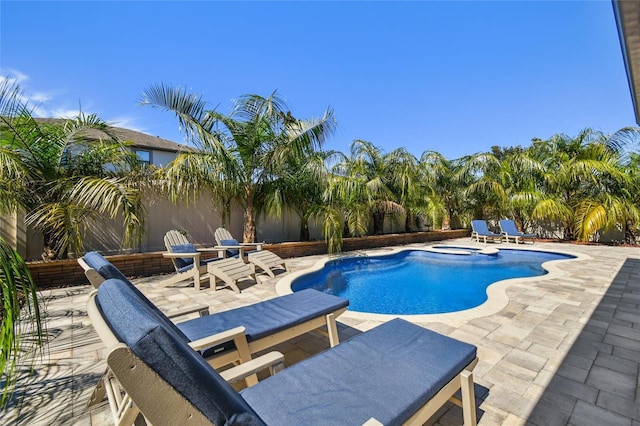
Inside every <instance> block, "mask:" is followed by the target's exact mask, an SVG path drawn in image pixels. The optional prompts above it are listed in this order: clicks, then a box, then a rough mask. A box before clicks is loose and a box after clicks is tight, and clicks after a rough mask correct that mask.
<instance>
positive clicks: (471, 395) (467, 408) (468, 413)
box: [460, 370, 477, 426]
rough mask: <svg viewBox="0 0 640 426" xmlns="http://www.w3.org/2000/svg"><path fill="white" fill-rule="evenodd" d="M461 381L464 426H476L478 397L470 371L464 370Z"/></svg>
mask: <svg viewBox="0 0 640 426" xmlns="http://www.w3.org/2000/svg"><path fill="white" fill-rule="evenodd" d="M460 381H461V383H460V385H461V386H460V393H461V396H462V415H463V418H464V425H465V426H476V423H477V420H476V396H475V389H474V388H473V373H472V372H471V371H469V370H463V371H462V372H461V373H460Z"/></svg>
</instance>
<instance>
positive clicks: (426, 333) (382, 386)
mask: <svg viewBox="0 0 640 426" xmlns="http://www.w3.org/2000/svg"><path fill="white" fill-rule="evenodd" d="M475 357H476V347H475V346H472V345H469V344H467V343H464V342H461V341H458V340H455V339H452V338H450V337H447V336H444V335H442V334H439V333H436V332H433V331H431V330H427V329H425V328H422V327H420V326H417V325H415V324H412V323H409V322H407V321H405V320H402V319H394V320H391V321H389V322H387V323H385V324H382V325H380V326H378V327H376V328H374V329H372V330H370V331H367V332H366V333H363V334H360V335H358V336H356V337H354V338H352V339H351V340H348V341H346V342H342V343H340V344H339V345H337V346H335V347H333V348H331V349H330V350H327V351H325V352H323V353H321V354H319V355H317V356H315V357H312V358H308V359H306V360H304V361H301V362H299V363H297V364H295V365H293V366H290V367H288V368H287V369H286V370H284V371H283V372H280V373H278V374H276V375H274V376H272V377H269V378H267V379H265V380H263V381H261V382H260V383H258V384H257V385H255V386H252V387H250V388H247V389H245V390H243V391H242V392H241V395H242V397H243V398H244V399H245V401H247V402H248V403H249V405H250V406H251V408H253V410H255V412H256V413H257V414H258V415H259V416H260V418H262V420H264V421H265V422H266V423H267V424H270V425H277V424H291V425H305V424H317V422H318V419H322V424H325V425H347V424H354V425H356V424H357V425H360V424H362V423H364V422H365V421H367V420H368V419H369V418H371V417H374V418H376V419H377V420H378V421H380V422H382V423H383V424H384V425H396V424H401V423H403V422H405V421H406V420H407V419H408V418H409V417H410V416H411V415H412V414H413V413H415V412H416V411H417V410H418V409H419V408H420V407H421V406H422V405H424V404H425V403H426V402H427V401H429V400H430V399H431V398H432V397H433V396H434V395H435V394H436V393H437V392H438V391H439V390H440V389H442V387H443V386H444V385H445V384H447V383H448V382H449V381H451V380H452V379H453V378H454V377H456V376H457V375H458V374H459V373H460V372H461V371H462V370H463V369H464V367H465V366H466V365H468V364H469V363H470V362H471V361H473V360H474V359H475ZM276 401H277V403H276Z"/></svg>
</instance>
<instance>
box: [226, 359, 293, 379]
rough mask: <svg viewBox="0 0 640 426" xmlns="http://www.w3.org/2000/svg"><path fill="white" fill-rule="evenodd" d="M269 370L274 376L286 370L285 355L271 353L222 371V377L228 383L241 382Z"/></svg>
mask: <svg viewBox="0 0 640 426" xmlns="http://www.w3.org/2000/svg"><path fill="white" fill-rule="evenodd" d="M266 368H269V371H270V374H271V375H272V376H273V375H274V374H276V373H277V372H278V371H281V370H283V369H284V355H283V354H282V353H280V352H275V351H274V352H269V353H267V354H264V355H262V356H259V357H258V358H254V359H252V360H251V361H247V362H244V363H242V364H240V365H236V366H235V367H231V368H229V369H228V370H225V371H221V372H220V375H221V376H222V378H223V379H225V380H226V381H227V382H228V383H235V382H239V381H240V380H243V379H246V378H247V377H249V376H251V375H252V374H255V373H257V372H259V371H262V370H264V369H266Z"/></svg>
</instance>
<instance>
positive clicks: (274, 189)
mask: <svg viewBox="0 0 640 426" xmlns="http://www.w3.org/2000/svg"><path fill="white" fill-rule="evenodd" d="M337 156H339V154H338V153H336V152H334V151H309V152H306V153H304V154H303V155H302V156H298V155H293V156H289V158H288V159H287V161H286V163H285V164H284V168H282V169H280V170H279V171H278V173H277V177H276V179H275V180H274V181H272V182H270V183H269V184H268V185H269V188H268V189H267V190H266V191H264V192H265V194H266V196H265V199H264V200H261V202H260V204H261V205H264V208H265V210H266V212H267V213H268V214H269V215H270V216H273V217H280V216H281V214H282V210H283V209H284V208H289V209H291V210H292V211H293V212H294V213H295V214H296V215H297V216H298V219H299V227H300V235H299V240H300V241H309V239H310V232H309V221H310V220H311V219H312V218H314V217H320V216H322V215H323V212H324V211H325V209H324V200H323V194H324V192H325V191H326V188H327V185H328V181H329V167H330V166H329V162H331V160H332V159H333V158H334V157H337Z"/></svg>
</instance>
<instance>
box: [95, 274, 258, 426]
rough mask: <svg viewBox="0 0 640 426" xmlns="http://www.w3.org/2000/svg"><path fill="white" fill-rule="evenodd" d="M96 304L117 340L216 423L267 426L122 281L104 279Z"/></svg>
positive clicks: (180, 337)
mask: <svg viewBox="0 0 640 426" xmlns="http://www.w3.org/2000/svg"><path fill="white" fill-rule="evenodd" d="M96 301H97V304H98V308H99V309H100V311H101V312H102V315H103V317H104V319H105V320H106V322H107V323H108V324H109V327H111V329H112V330H113V332H114V334H115V335H116V336H117V337H118V339H120V340H121V341H122V342H124V343H125V344H126V345H127V346H129V347H130V348H131V350H132V351H133V353H135V354H136V355H137V356H138V357H139V358H140V359H141V360H142V361H144V362H145V363H146V364H147V365H148V366H149V367H150V368H152V369H153V370H154V371H155V372H156V373H158V375H159V376H160V377H161V378H162V379H164V380H165V381H166V382H167V383H169V384H170V385H171V386H172V387H173V388H175V389H176V390H177V391H178V392H180V393H181V394H182V395H183V396H184V397H185V398H186V399H187V400H188V401H190V402H191V403H192V404H193V405H194V406H195V407H197V408H198V409H199V410H200V411H201V412H202V413H203V414H204V415H205V416H206V417H207V418H208V419H210V420H211V421H212V422H213V423H214V424H219V425H224V424H258V425H263V424H264V423H263V422H262V421H261V420H260V418H259V417H258V416H257V415H256V413H255V412H254V411H253V410H252V409H251V407H250V406H249V405H248V404H247V403H246V402H245V401H244V400H243V399H242V397H241V396H240V395H239V394H238V393H237V392H236V391H235V390H234V389H233V388H232V387H231V386H230V385H229V384H228V383H227V382H225V381H224V379H222V377H220V375H219V374H218V373H217V372H216V371H215V370H214V369H213V368H211V367H210V366H209V365H208V364H207V362H206V361H204V359H203V358H202V357H201V356H200V355H198V354H197V353H196V352H195V351H194V350H192V349H191V348H190V347H189V346H188V345H187V343H186V342H185V341H184V339H183V338H182V336H180V335H179V334H177V333H176V332H175V330H174V329H173V328H171V327H168V326H167V324H166V322H165V321H163V320H162V319H161V318H160V317H159V316H158V315H157V314H156V313H155V312H154V311H152V310H151V309H149V307H148V306H147V305H146V304H145V303H143V302H142V301H141V300H139V299H138V298H136V297H131V293H130V292H129V291H128V290H127V287H126V286H123V285H122V283H121V282H119V280H107V281H105V282H104V283H103V284H102V285H101V286H100V288H99V289H98V295H97V297H96ZM132 374H134V373H132ZM245 422H247V423H245Z"/></svg>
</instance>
